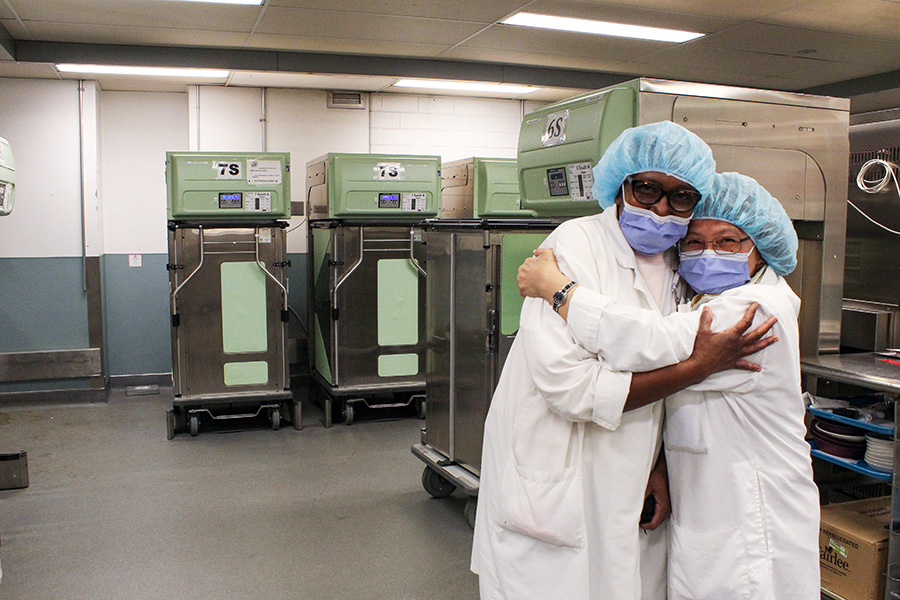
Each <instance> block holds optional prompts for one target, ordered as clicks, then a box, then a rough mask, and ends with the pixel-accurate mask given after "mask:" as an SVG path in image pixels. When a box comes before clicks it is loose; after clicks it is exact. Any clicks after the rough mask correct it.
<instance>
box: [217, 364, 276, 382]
mask: <svg viewBox="0 0 900 600" xmlns="http://www.w3.org/2000/svg"><path fill="white" fill-rule="evenodd" d="M223 366H224V371H225V385H262V384H264V383H268V382H269V363H267V362H266V361H264V360H256V361H251V362H233V363H225V364H224V365H223Z"/></svg>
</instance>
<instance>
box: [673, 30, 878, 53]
mask: <svg viewBox="0 0 900 600" xmlns="http://www.w3.org/2000/svg"><path fill="white" fill-rule="evenodd" d="M688 44H692V45H697V46H703V47H709V48H729V49H732V50H754V51H758V52H766V53H770V54H781V55H784V56H796V57H800V58H809V59H813V60H840V61H847V62H853V61H856V60H861V59H862V58H864V57H865V56H867V55H870V54H873V53H876V52H878V51H879V50H880V49H887V50H890V49H892V48H893V44H892V43H891V42H884V41H879V40H870V39H866V38H863V37H856V36H848V35H841V34H836V33H827V32H816V31H810V30H808V29H798V28H796V27H784V26H780V25H767V24H763V23H747V24H744V25H740V26H738V27H735V28H733V29H729V30H727V31H724V32H721V33H717V34H714V35H710V36H707V37H704V38H700V39H697V40H694V41H692V42H688Z"/></svg>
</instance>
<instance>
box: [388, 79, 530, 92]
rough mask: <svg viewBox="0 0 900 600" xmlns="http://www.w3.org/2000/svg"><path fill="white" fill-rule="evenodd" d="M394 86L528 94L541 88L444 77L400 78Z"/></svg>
mask: <svg viewBox="0 0 900 600" xmlns="http://www.w3.org/2000/svg"><path fill="white" fill-rule="evenodd" d="M394 87H408V88H424V89H429V90H462V91H467V92H503V93H506V94H530V93H532V92H536V91H538V90H539V89H541V88H537V87H530V86H524V85H509V84H506V83H477V82H469V81H447V80H444V79H401V80H400V81H398V82H397V83H395V84H394Z"/></svg>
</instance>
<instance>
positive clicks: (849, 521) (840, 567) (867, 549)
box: [819, 496, 891, 600]
mask: <svg viewBox="0 0 900 600" xmlns="http://www.w3.org/2000/svg"><path fill="white" fill-rule="evenodd" d="M890 523H891V497H890V496H885V497H883V498H872V499H869V500H858V501H855V502H843V503H840V504H830V505H828V506H823V507H822V521H821V523H820V524H819V566H820V568H821V573H822V589H823V590H825V591H827V592H829V593H830V594H834V595H836V596H839V597H841V598H845V599H846V600H884V588H885V575H884V571H885V568H886V565H887V555H888V538H889V536H890Z"/></svg>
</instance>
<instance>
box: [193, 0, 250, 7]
mask: <svg viewBox="0 0 900 600" xmlns="http://www.w3.org/2000/svg"><path fill="white" fill-rule="evenodd" d="M181 1H182V2H210V3H213V2H214V3H216V4H247V5H249V6H260V5H261V4H262V3H263V0H181Z"/></svg>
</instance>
